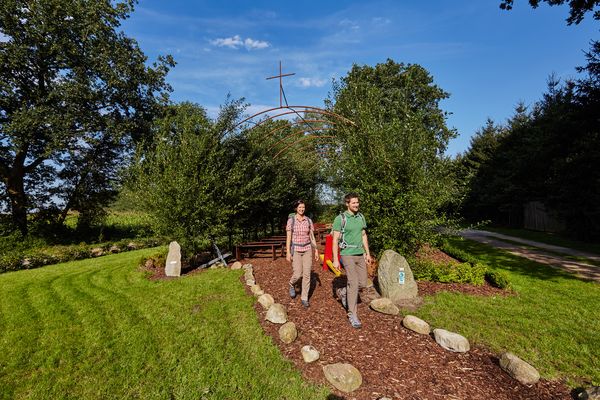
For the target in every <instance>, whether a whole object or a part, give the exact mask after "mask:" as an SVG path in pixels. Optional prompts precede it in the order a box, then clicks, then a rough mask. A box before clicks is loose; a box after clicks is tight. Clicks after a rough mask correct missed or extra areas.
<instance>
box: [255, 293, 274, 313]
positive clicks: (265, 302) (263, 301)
mask: <svg viewBox="0 0 600 400" xmlns="http://www.w3.org/2000/svg"><path fill="white" fill-rule="evenodd" d="M258 303H259V304H260V305H261V306H262V307H263V308H264V309H265V310H268V309H269V307H271V306H272V305H273V304H274V303H275V300H274V299H273V296H271V295H270V294H268V293H265V294H263V295H262V296H258Z"/></svg>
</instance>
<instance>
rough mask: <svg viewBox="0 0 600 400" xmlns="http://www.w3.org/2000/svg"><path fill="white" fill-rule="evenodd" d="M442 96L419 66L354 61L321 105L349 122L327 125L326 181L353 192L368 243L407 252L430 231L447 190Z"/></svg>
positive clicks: (439, 218) (449, 191) (429, 235)
mask: <svg viewBox="0 0 600 400" xmlns="http://www.w3.org/2000/svg"><path fill="white" fill-rule="evenodd" d="M447 97H448V94H447V93H446V92H445V91H443V90H442V89H441V88H439V87H438V86H437V85H435V84H434V83H433V78H432V77H431V75H430V74H429V73H428V72H427V71H426V70H425V69H424V68H423V67H421V66H419V65H411V64H402V63H396V62H394V61H393V60H387V62H385V63H382V64H377V65H376V66H374V67H371V66H358V65H354V66H353V67H352V69H351V70H350V71H349V72H348V75H346V76H345V77H343V78H342V79H341V80H340V81H339V82H337V83H336V85H335V86H334V91H333V96H332V98H331V99H330V100H329V105H330V106H331V107H332V108H333V110H334V111H335V112H337V113H339V114H341V115H342V116H344V117H346V118H349V119H350V120H352V121H354V122H355V123H356V125H357V127H356V128H348V127H343V126H341V125H336V126H335V128H334V129H333V132H335V134H336V136H337V138H338V141H339V143H338V146H339V149H338V150H339V151H338V152H337V153H336V154H337V155H336V156H334V157H336V158H335V159H334V160H332V162H331V163H330V165H331V168H332V170H331V173H330V175H331V176H332V177H334V178H332V181H331V185H332V186H333V187H334V188H336V189H338V190H339V191H342V192H347V191H356V192H358V193H359V194H360V195H361V198H362V200H363V201H362V206H361V207H362V208H363V211H364V213H365V215H367V216H368V218H369V224H370V225H369V226H370V230H369V232H370V238H371V240H372V242H373V245H374V248H375V249H380V250H381V249H386V248H393V249H396V250H400V251H411V250H414V249H415V248H416V247H418V246H419V244H421V243H424V242H431V241H433V240H434V239H435V237H436V235H437V234H436V233H435V232H436V231H435V227H436V226H437V225H438V224H440V223H442V221H443V220H444V216H443V213H442V212H441V210H442V208H443V207H444V206H445V205H446V204H447V202H448V201H450V199H451V198H452V196H453V190H454V188H453V185H452V181H453V180H452V179H451V177H450V176H449V175H450V172H449V169H448V168H447V166H448V160H447V159H446V158H445V157H444V151H445V149H446V146H447V144H448V141H449V140H450V138H452V137H453V136H454V135H455V132H454V131H453V130H451V129H449V128H448V127H447V126H446V117H447V114H446V113H445V112H444V111H442V110H441V109H440V107H439V102H440V101H441V100H443V99H445V98H447Z"/></svg>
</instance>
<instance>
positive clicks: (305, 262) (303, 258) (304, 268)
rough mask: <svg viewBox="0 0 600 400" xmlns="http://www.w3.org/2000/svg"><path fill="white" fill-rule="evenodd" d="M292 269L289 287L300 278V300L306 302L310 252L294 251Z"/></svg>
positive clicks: (310, 266) (308, 286)
mask: <svg viewBox="0 0 600 400" xmlns="http://www.w3.org/2000/svg"><path fill="white" fill-rule="evenodd" d="M292 268H293V270H294V272H293V273H292V277H291V278H290V285H291V286H294V284H295V283H296V282H297V281H298V279H300V278H301V277H302V294H301V295H300V299H301V300H304V301H308V290H309V289H310V273H311V271H312V252H311V251H310V250H308V251H303V252H299V251H294V255H293V256H292Z"/></svg>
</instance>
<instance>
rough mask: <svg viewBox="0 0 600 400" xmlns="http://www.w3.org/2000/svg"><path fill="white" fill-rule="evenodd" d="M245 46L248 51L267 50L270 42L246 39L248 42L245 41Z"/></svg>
mask: <svg viewBox="0 0 600 400" xmlns="http://www.w3.org/2000/svg"><path fill="white" fill-rule="evenodd" d="M244 46H246V48H247V49H248V50H252V49H266V48H267V47H269V46H270V44H269V43H268V42H265V41H262V40H254V39H252V38H246V40H244Z"/></svg>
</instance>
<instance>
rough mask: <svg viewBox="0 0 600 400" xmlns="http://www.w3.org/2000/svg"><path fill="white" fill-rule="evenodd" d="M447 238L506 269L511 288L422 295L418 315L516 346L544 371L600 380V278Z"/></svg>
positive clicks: (572, 379)
mask: <svg viewBox="0 0 600 400" xmlns="http://www.w3.org/2000/svg"><path fill="white" fill-rule="evenodd" d="M451 244H452V245H453V246H456V247H459V248H461V249H463V250H465V251H467V252H469V253H471V254H472V255H474V256H475V257H477V258H478V259H479V260H481V261H483V262H484V263H486V264H487V265H489V266H490V267H491V269H492V270H499V271H506V272H507V273H508V274H509V276H510V282H511V284H512V286H513V288H514V290H515V292H516V294H515V295H513V296H508V297H501V296H494V297H477V296H467V295H463V294H458V293H441V294H438V295H436V296H435V297H429V298H427V299H426V302H425V306H424V307H422V308H421V309H420V310H418V311H417V315H418V316H419V317H421V318H423V319H425V320H426V321H428V322H430V323H431V324H432V326H433V328H442V327H443V328H444V329H449V330H451V331H454V332H457V333H460V334H461V335H464V336H465V337H467V338H468V339H469V340H470V341H471V342H472V343H473V342H475V343H479V344H484V345H486V346H488V347H489V348H491V349H492V350H493V351H494V352H497V353H498V354H500V353H501V352H503V351H510V352H513V353H515V354H516V355H517V356H519V357H521V358H522V359H524V360H525V361H527V362H529V363H530V364H532V365H533V366H534V367H536V368H537V369H538V371H540V373H541V374H542V376H543V377H545V378H548V379H565V380H566V381H567V383H568V384H569V385H571V386H577V385H580V384H590V383H593V384H595V385H600V318H598V310H600V284H598V283H595V282H586V281H583V280H580V279H578V278H576V277H575V276H573V275H571V274H568V273H565V272H562V271H560V270H557V269H554V268H551V267H549V266H545V265H542V264H538V263H535V262H533V261H529V260H527V259H525V258H521V257H517V256H513V255H511V254H508V253H506V252H504V251H501V250H496V249H494V248H492V247H489V246H486V245H483V244H480V243H476V242H472V241H469V240H460V239H452V240H451Z"/></svg>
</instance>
